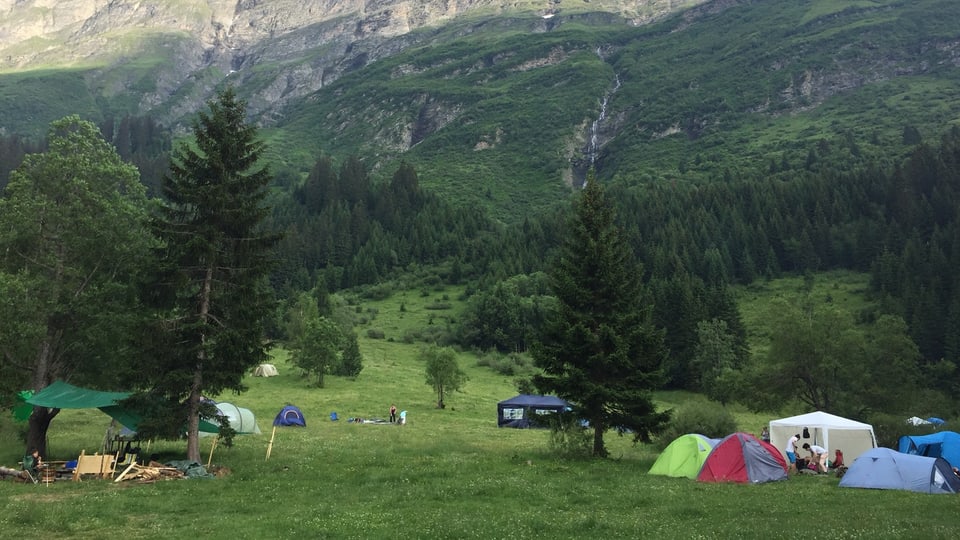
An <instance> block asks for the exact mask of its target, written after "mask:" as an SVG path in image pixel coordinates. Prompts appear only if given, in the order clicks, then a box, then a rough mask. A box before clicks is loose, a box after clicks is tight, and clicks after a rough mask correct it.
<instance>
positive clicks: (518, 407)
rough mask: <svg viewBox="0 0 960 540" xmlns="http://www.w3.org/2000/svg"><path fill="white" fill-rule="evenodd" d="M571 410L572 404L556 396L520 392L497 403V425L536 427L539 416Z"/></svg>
mask: <svg viewBox="0 0 960 540" xmlns="http://www.w3.org/2000/svg"><path fill="white" fill-rule="evenodd" d="M568 410H570V404H569V403H567V402H566V401H564V400H562V399H560V398H558V397H556V396H532V395H529V394H520V395H519V396H514V397H512V398H510V399H506V400H503V401H501V402H500V403H497V427H504V426H506V427H515V428H528V427H536V424H537V421H536V420H537V416H540V415H544V414H553V413H558V412H563V411H568Z"/></svg>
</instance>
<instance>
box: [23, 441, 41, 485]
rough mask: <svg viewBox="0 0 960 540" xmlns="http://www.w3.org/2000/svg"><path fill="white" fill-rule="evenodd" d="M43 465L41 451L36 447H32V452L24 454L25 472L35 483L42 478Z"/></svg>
mask: <svg viewBox="0 0 960 540" xmlns="http://www.w3.org/2000/svg"><path fill="white" fill-rule="evenodd" d="M41 465H43V459H41V458H40V451H39V450H37V449H36V448H31V449H30V452H29V453H28V454H27V455H25V456H23V472H25V473H27V475H28V476H29V477H30V480H33V482H34V483H36V482H37V479H38V478H40V466H41Z"/></svg>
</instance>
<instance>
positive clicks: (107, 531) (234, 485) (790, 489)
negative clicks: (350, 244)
mask: <svg viewBox="0 0 960 540" xmlns="http://www.w3.org/2000/svg"><path fill="white" fill-rule="evenodd" d="M854 278H855V276H854ZM851 279H853V278H851ZM794 285H795V284H791V283H789V282H779V281H778V282H771V283H770V284H768V287H771V288H777V287H786V288H787V290H789V289H791V287H793V286H794ZM841 288H842V287H841ZM816 290H817V289H815V293H816ZM458 294H459V291H456V290H453V289H448V290H431V291H428V292H427V294H426V295H425V296H424V295H423V293H410V292H408V293H406V295H404V296H400V295H395V296H392V297H390V298H388V299H386V300H383V301H378V302H361V303H360V311H362V312H364V313H367V314H372V313H375V317H374V318H373V320H370V321H368V322H367V323H366V324H367V325H368V326H374V327H377V328H380V329H382V330H383V331H384V333H385V338H384V339H378V340H371V339H368V338H366V337H365V334H364V332H363V328H361V348H362V351H363V353H364V369H363V372H362V373H361V374H360V376H359V377H358V378H357V380H355V381H351V380H347V379H342V378H338V377H332V376H329V377H327V378H326V382H327V385H326V387H325V388H316V387H315V386H312V380H310V379H305V378H303V377H301V376H300V374H299V371H298V370H297V369H295V368H293V367H292V366H290V365H289V363H288V361H287V357H286V355H285V354H283V353H282V352H281V353H277V354H276V356H275V358H274V361H275V364H276V365H277V367H278V369H279V370H280V376H277V377H271V378H255V377H250V378H249V379H248V381H247V382H248V384H249V386H250V389H249V391H248V392H246V393H244V394H242V395H239V396H235V395H226V396H221V397H220V398H219V400H220V401H230V402H232V403H235V404H237V405H239V406H241V407H246V408H249V409H251V410H252V411H253V412H254V413H255V414H256V416H257V419H258V423H259V425H260V427H261V429H262V430H263V431H264V433H263V434H262V435H248V436H240V437H238V438H237V439H236V442H235V445H234V447H232V448H220V447H218V448H217V449H216V451H215V453H214V455H213V462H214V463H215V464H218V465H221V466H224V467H226V468H228V469H229V474H227V475H226V476H223V477H220V478H216V479H191V480H164V481H157V482H156V483H140V482H137V481H130V482H126V481H125V482H120V483H113V482H110V481H105V480H95V479H94V480H85V481H83V482H79V483H75V482H69V481H62V482H61V481H58V482H55V483H53V484H52V485H42V484H40V485H33V484H20V483H14V482H12V481H5V482H2V483H0V531H3V533H2V534H3V536H4V537H5V538H98V539H99V538H105V537H116V538H124V539H131V538H183V537H192V538H204V539H207V538H224V539H233V540H239V539H246V538H298V537H299V538H602V537H606V538H648V537H649V538H654V537H655V538H771V537H779V536H783V535H796V536H803V537H806V538H873V539H876V538H953V537H955V533H956V528H957V526H958V525H960V522H958V518H957V511H958V504H960V501H958V499H957V498H955V497H951V496H946V495H944V496H931V495H920V494H913V493H906V492H893V491H873V490H854V489H842V488H838V487H837V482H838V481H837V479H836V478H834V477H832V476H830V477H826V476H824V477H794V478H791V479H789V480H788V481H786V482H779V483H773V484H764V485H755V486H754V485H746V486H744V485H709V484H700V483H697V482H694V481H691V480H686V479H672V478H665V477H655V476H647V475H646V474H645V473H646V471H647V469H648V468H649V467H650V465H651V464H652V463H653V460H654V459H655V458H656V455H657V454H656V451H655V450H654V449H653V448H652V447H651V446H645V445H639V446H634V445H632V444H631V443H630V441H629V440H628V439H625V438H619V437H617V436H616V435H609V436H608V447H609V449H610V450H611V454H612V458H611V459H607V460H603V461H598V460H590V461H572V462H571V461H562V460H559V459H557V458H556V457H555V456H553V455H551V453H550V451H549V450H548V446H547V433H546V432H544V431H540V430H512V429H498V428H497V427H496V403H497V402H498V401H500V400H502V399H505V398H508V397H511V396H513V395H515V394H516V393H517V392H516V390H515V389H514V386H513V382H512V380H510V378H508V377H504V376H500V375H497V374H495V373H494V372H493V371H491V370H489V369H487V368H483V367H478V366H477V365H476V360H475V359H474V358H473V357H472V356H471V355H468V354H463V355H461V357H460V361H461V366H462V367H463V368H464V369H465V371H467V372H468V374H469V376H470V380H469V381H468V382H467V384H466V386H465V388H464V391H463V392H462V393H456V394H453V395H451V396H449V398H448V400H447V408H446V409H445V410H438V409H436V408H435V407H434V402H435V399H436V398H435V396H434V395H433V393H432V390H431V389H430V388H429V387H428V386H427V385H426V384H425V383H424V375H423V366H422V364H421V362H420V361H419V360H418V359H417V350H418V346H417V345H416V344H413V345H411V344H406V343H403V340H402V339H401V336H402V335H403V333H404V332H406V331H407V330H410V329H416V328H417V327H418V326H421V325H426V324H428V323H429V318H430V315H434V324H440V322H439V321H440V319H439V318H438V317H439V316H440V315H441V314H440V313H438V312H437V311H436V310H427V309H424V306H427V305H434V304H435V303H436V302H437V301H438V299H441V298H442V297H443V295H447V297H448V298H449V299H450V300H449V301H450V303H451V304H452V307H451V309H450V313H449V314H447V315H448V316H451V317H455V316H456V312H457V309H458V307H459V301H457V300H456V298H457V295H458ZM834 296H835V297H838V295H834ZM401 303H402V304H403V305H404V310H403V311H401V310H400V309H399V306H400V304H401ZM745 318H747V317H746V316H745ZM658 399H659V400H660V402H661V403H662V404H663V406H664V407H673V406H676V405H680V404H682V403H684V402H686V401H688V400H692V399H703V398H701V397H699V396H695V395H690V394H685V393H663V394H659V395H658ZM287 403H292V404H295V405H297V406H299V407H300V408H301V409H302V410H303V411H304V414H305V416H306V418H307V427H306V428H280V429H278V430H277V433H276V438H275V441H274V444H273V448H272V455H271V458H270V459H269V460H266V459H265V456H266V450H267V446H268V443H269V440H270V434H271V422H272V420H273V417H274V416H275V415H276V413H277V412H278V411H279V410H280V409H281V407H283V406H284V405H285V404H287ZM391 403H395V404H396V405H397V406H398V407H399V408H400V409H404V410H407V411H408V424H407V425H406V426H403V427H400V426H389V425H388V426H379V425H358V424H350V423H347V422H345V421H344V420H345V419H346V418H349V417H352V416H362V417H386V416H387V414H388V408H389V406H390V404H391ZM332 411H336V412H337V414H338V415H339V416H340V418H341V420H340V421H338V422H332V421H330V419H329V415H330V412H332ZM732 412H733V413H734V416H735V417H736V418H737V420H738V422H739V424H740V426H739V427H740V429H741V430H744V431H750V432H756V431H758V430H759V428H760V426H761V425H762V424H763V423H764V422H766V421H767V420H769V419H770V418H771V416H770V415H764V414H756V413H749V412H747V411H745V410H742V409H739V408H734V409H733V410H732ZM783 412H785V413H794V412H796V413H799V412H803V411H783ZM108 421H109V419H108V417H107V416H106V415H104V414H102V413H101V412H99V411H97V410H65V411H63V412H62V413H61V414H60V415H59V416H58V417H57V418H56V419H55V420H54V422H53V425H52V426H51V431H50V456H49V458H48V459H73V458H75V457H76V456H77V455H78V454H79V452H80V450H82V449H85V450H86V451H87V453H90V452H93V451H94V450H96V449H97V448H98V447H99V444H100V441H101V439H102V438H103V434H104V431H105V429H106V427H107V424H108ZM0 425H2V426H3V429H4V431H3V434H4V437H3V439H2V442H0V464H3V465H6V466H16V462H17V461H18V460H19V459H20V455H21V452H22V450H23V448H22V445H21V443H19V442H18V440H17V439H16V436H15V435H14V434H13V433H12V432H11V426H10V421H9V420H7V419H4V421H3V422H0ZM211 442H212V441H211V440H210V439H206V440H204V442H203V444H202V452H203V455H204V456H205V458H206V456H207V455H208V452H209V449H210V445H211ZM184 450H185V444H184V443H169V442H164V443H158V444H154V445H153V446H152V447H151V448H150V450H149V451H150V452H161V453H163V455H165V456H167V455H170V456H177V455H178V454H179V455H181V456H182V454H183V452H184Z"/></svg>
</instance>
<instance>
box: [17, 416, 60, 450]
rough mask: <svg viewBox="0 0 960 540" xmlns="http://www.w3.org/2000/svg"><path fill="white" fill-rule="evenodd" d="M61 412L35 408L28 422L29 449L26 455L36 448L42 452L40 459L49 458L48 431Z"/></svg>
mask: <svg viewBox="0 0 960 540" xmlns="http://www.w3.org/2000/svg"><path fill="white" fill-rule="evenodd" d="M59 412H60V409H48V408H46V407H34V408H33V413H32V414H31V415H30V420H29V421H28V426H29V429H28V430H27V449H26V452H24V455H26V453H27V452H29V451H30V450H31V449H33V448H36V449H37V450H39V451H40V457H42V458H46V457H47V430H48V429H49V428H50V421H51V420H53V417H54V416H56V415H57V414H58V413H59Z"/></svg>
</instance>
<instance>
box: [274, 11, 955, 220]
mask: <svg viewBox="0 0 960 540" xmlns="http://www.w3.org/2000/svg"><path fill="white" fill-rule="evenodd" d="M958 10H960V7H958V6H957V5H956V3H952V2H937V1H928V2H927V1H925V2H859V3H854V4H850V3H846V2H843V3H840V2H825V1H809V2H759V3H757V2H749V3H746V2H745V3H734V4H732V5H731V4H727V3H723V4H720V3H711V4H708V5H706V6H703V7H702V8H696V9H693V10H691V11H690V12H687V13H684V14H680V15H677V16H676V17H675V18H673V19H671V20H668V21H666V22H663V23H659V24H655V25H651V26H645V27H638V28H630V27H624V26H622V25H620V24H603V22H602V21H598V20H596V19H589V18H582V19H577V18H572V19H569V20H558V21H557V24H556V25H554V26H553V27H551V29H550V31H548V32H532V31H523V30H522V29H520V30H517V29H510V30H509V31H507V32H500V31H497V29H495V28H490V27H488V26H484V25H477V27H476V28H475V29H473V30H474V31H472V32H469V33H467V32H464V31H463V30H462V28H460V27H457V26H456V23H454V25H452V26H451V27H450V29H449V32H448V33H446V34H444V33H440V34H439V35H438V36H437V37H436V38H435V39H434V40H433V41H432V42H431V44H430V45H429V46H424V47H418V48H414V49H410V50H407V51H404V52H403V53H401V54H398V55H396V56H394V57H391V58H387V59H384V60H381V61H379V62H376V63H374V64H372V65H370V66H367V67H365V68H363V69H359V70H357V71H355V72H353V73H351V74H350V75H348V76H346V77H343V78H342V79H340V80H338V81H337V82H335V83H334V84H332V85H330V86H329V87H327V88H324V89H323V90H321V91H320V92H318V93H317V94H316V95H315V96H312V97H311V98H310V99H309V100H307V101H306V102H304V103H300V104H298V105H297V106H295V107H292V108H290V109H289V110H288V111H287V113H286V116H285V118H284V119H283V121H282V122H281V123H280V125H279V126H278V127H277V130H276V131H271V133H272V137H275V139H274V140H275V141H276V143H277V145H276V146H277V147H279V148H283V149H284V151H285V152H289V151H290V150H291V149H292V148H300V149H302V154H303V155H315V154H316V153H317V152H319V151H322V152H326V153H329V154H331V155H342V154H345V153H354V152H358V153H359V154H361V155H363V156H366V158H367V159H368V160H370V161H371V163H380V162H381V161H382V160H383V159H386V158H389V157H390V156H394V155H403V156H404V157H405V159H408V160H410V161H411V162H413V163H415V164H416V166H417V168H418V171H419V172H420V175H421V177H422V179H423V182H424V185H425V186H427V187H429V188H431V189H432V190H434V191H436V192H437V193H439V194H440V195H441V196H443V197H445V198H448V199H451V200H456V201H461V202H464V203H467V202H469V203H470V204H475V203H480V204H483V205H484V206H486V207H487V208H490V209H491V210H492V211H493V212H494V214H495V215H496V216H497V217H500V218H502V219H504V220H506V221H516V220H517V219H519V218H520V217H521V216H526V215H529V213H530V212H531V210H533V211H536V210H537V209H542V208H545V207H549V206H550V205H551V204H553V203H555V202H556V201H558V200H561V199H562V198H563V197H564V193H565V191H566V188H567V185H565V184H569V183H571V182H575V181H580V180H582V175H583V173H584V171H585V169H586V167H587V166H588V165H589V164H590V163H591V156H592V157H594V158H595V161H593V162H592V163H593V164H594V165H595V166H596V168H597V170H598V174H599V175H600V177H601V178H617V179H619V180H621V181H623V182H627V183H638V182H651V181H657V182H659V181H665V180H667V181H694V182H702V181H707V180H709V179H711V178H713V177H717V176H720V175H723V174H727V175H732V176H734V177H736V176H740V175H743V174H756V173H758V172H764V173H770V172H772V173H786V174H789V171H790V170H791V169H801V168H804V167H809V166H810V165H811V164H812V163H816V162H819V161H829V162H830V163H831V164H832V166H834V167H840V166H842V167H844V168H854V167H857V166H863V165H865V164H868V163H869V164H877V163H891V162H893V161H895V160H897V159H899V158H900V157H901V156H903V155H904V154H905V152H906V151H907V148H908V146H906V145H905V144H904V142H905V141H904V133H905V130H907V131H909V132H910V133H915V134H919V135H920V136H921V137H927V138H928V139H935V138H936V137H938V136H939V134H940V133H942V132H943V131H944V130H945V129H946V128H947V127H949V126H950V125H952V124H953V123H954V122H955V121H956V118H957V117H958V115H960V95H958V93H957V85H956V81H957V78H958V76H960V70H958V67H957V61H956V59H955V58H954V56H953V54H952V53H951V52H950V51H951V50H952V48H953V44H955V43H956V40H957V35H956V30H955V28H954V27H953V25H952V24H951V23H950V22H949V21H952V20H955V19H956V18H957V17H958V16H960V12H958ZM489 26H493V25H489ZM604 101H606V104H605V109H604V110H603V114H604V121H603V122H601V123H600V124H599V125H598V126H597V131H596V133H594V132H593V131H592V130H593V122H594V121H595V120H597V119H598V117H599V116H600V114H601V107H602V106H603V104H604ZM594 135H595V136H596V137H597V141H598V143H599V148H598V149H597V150H596V153H595V154H591V152H590V150H591V144H590V143H591V137H593V136H594ZM908 142H909V141H908ZM826 143H829V146H828V145H827V144H826ZM408 147H409V149H407V148H408ZM295 155H296V154H292V155H291V154H287V157H288V159H291V160H292V158H293V157H294V156H295ZM575 179H580V180H575Z"/></svg>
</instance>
